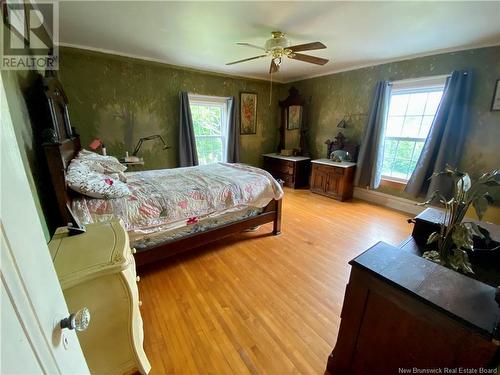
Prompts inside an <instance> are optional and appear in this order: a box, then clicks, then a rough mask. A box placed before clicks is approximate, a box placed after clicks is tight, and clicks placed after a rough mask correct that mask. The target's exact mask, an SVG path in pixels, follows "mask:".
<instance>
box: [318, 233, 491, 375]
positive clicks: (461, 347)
mask: <svg viewBox="0 0 500 375" xmlns="http://www.w3.org/2000/svg"><path fill="white" fill-rule="evenodd" d="M349 264H350V265H351V266H352V269H351V275H350V278H349V283H348V285H347V288H346V292H345V296H344V304H343V307H342V314H341V323H340V330H339V334H338V338H337V342H336V345H335V349H334V350H333V352H332V354H331V355H330V357H329V358H328V363H327V371H326V374H384V375H385V374H401V373H418V372H414V371H413V369H414V368H417V369H437V371H441V372H433V373H450V374H451V373H455V374H458V373H468V374H478V373H496V372H479V371H480V369H481V368H483V369H484V368H487V367H495V366H498V364H499V363H498V362H499V361H500V357H499V355H500V350H499V348H500V347H499V345H500V341H499V340H500V332H498V330H499V323H498V322H499V319H500V308H499V306H498V304H497V302H495V288H493V287H492V286H490V285H487V284H485V283H482V282H479V281H477V280H474V279H472V278H470V277H466V276H464V275H462V274H459V273H457V272H454V271H452V270H450V269H448V268H445V267H442V266H440V265H438V264H436V263H433V262H430V261H428V260H425V259H423V258H421V257H419V256H417V255H415V254H412V253H411V252H410V251H406V250H404V249H402V248H397V247H394V246H391V245H388V244H386V243H383V242H379V243H378V244H376V245H375V246H373V247H372V248H370V249H369V250H367V251H365V252H364V253H363V254H361V255H359V256H358V257H356V258H355V259H353V260H352V261H351V262H349ZM446 368H447V369H450V371H449V372H444V369H446ZM460 368H462V369H471V368H472V369H475V371H477V372H459V371H460ZM439 369H441V370H439ZM454 371H455V372H454ZM490 371H491V370H490Z"/></svg>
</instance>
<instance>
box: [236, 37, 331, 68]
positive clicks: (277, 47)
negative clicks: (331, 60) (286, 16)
mask: <svg viewBox="0 0 500 375" xmlns="http://www.w3.org/2000/svg"><path fill="white" fill-rule="evenodd" d="M271 34H272V36H273V37H272V38H271V39H268V40H267V41H266V44H265V45H264V47H260V46H257V45H255V44H251V43H236V44H239V45H240V46H247V47H252V48H257V49H260V50H262V51H264V52H265V53H264V54H263V55H259V56H255V57H249V58H248V59H243V60H238V61H233V62H230V63H227V64H226V65H234V64H239V63H242V62H245V61H250V60H256V59H260V58H262V57H267V56H271V66H270V67H269V74H272V73H276V72H278V71H279V69H280V65H281V62H282V58H283V57H284V56H286V57H288V58H289V59H294V60H300V61H304V62H307V63H311V64H316V65H325V64H326V63H327V62H328V59H323V58H321V57H316V56H310V55H304V54H303V53H297V52H302V51H312V50H316V49H324V48H326V46H325V45H324V44H323V43H321V42H312V43H305V44H298V45H295V46H291V45H290V40H288V39H287V38H286V36H285V33H283V32H281V31H273V32H271Z"/></svg>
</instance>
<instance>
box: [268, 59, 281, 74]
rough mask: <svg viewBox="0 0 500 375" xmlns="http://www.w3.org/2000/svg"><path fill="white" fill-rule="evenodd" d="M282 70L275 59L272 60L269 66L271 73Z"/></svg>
mask: <svg viewBox="0 0 500 375" xmlns="http://www.w3.org/2000/svg"><path fill="white" fill-rule="evenodd" d="M279 70H280V66H279V65H278V64H276V63H275V62H274V59H272V60H271V66H270V67H269V74H272V73H278V71H279Z"/></svg>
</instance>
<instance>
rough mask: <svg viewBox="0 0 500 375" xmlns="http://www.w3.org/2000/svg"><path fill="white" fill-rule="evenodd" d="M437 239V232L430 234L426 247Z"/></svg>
mask: <svg viewBox="0 0 500 375" xmlns="http://www.w3.org/2000/svg"><path fill="white" fill-rule="evenodd" d="M438 239H439V233H438V232H432V233H431V234H430V236H429V238H428V239H427V245H430V244H431V243H433V242H436V241H437V240H438Z"/></svg>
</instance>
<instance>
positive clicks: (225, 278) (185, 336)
mask: <svg viewBox="0 0 500 375" xmlns="http://www.w3.org/2000/svg"><path fill="white" fill-rule="evenodd" d="M408 217H410V215H407V214H404V213H401V212H397V211H392V210H389V209H386V208H383V207H379V206H375V205H371V204H369V203H366V202H363V201H352V202H337V201H335V200H332V199H329V198H326V197H322V196H319V195H316V194H312V193H310V192H309V191H308V190H291V189H286V191H285V198H284V205H283V226H282V234H281V235H280V236H272V235H271V234H270V232H271V230H272V225H271V224H268V225H265V226H263V227H262V228H260V229H259V230H257V231H256V232H253V233H244V234H239V235H235V236H233V237H230V238H228V239H225V240H221V241H219V242H217V243H215V244H212V245H210V246H206V247H205V248H203V249H200V250H199V251H194V252H190V253H188V254H184V255H180V256H178V257H176V258H174V259H172V260H167V261H166V262H162V263H160V264H155V265H153V266H150V267H147V268H143V269H140V270H139V274H140V275H141V278H142V279H141V282H140V283H139V289H140V295H141V300H142V301H143V305H142V308H141V311H142V317H143V320H144V332H145V341H144V347H145V350H146V353H147V355H148V358H149V360H150V361H151V365H152V370H151V374H174V373H175V374H292V373H300V374H322V373H323V371H324V369H325V366H326V360H327V357H328V355H329V354H330V352H331V350H332V348H333V346H334V345H335V340H336V338H337V332H338V327H339V323H340V311H341V307H342V301H343V297H344V290H345V285H346V282H347V280H348V277H349V272H350V267H349V266H348V264H347V262H348V261H349V260H350V259H352V258H353V257H355V256H356V255H358V254H360V253H361V252H363V251H364V250H366V249H367V248H368V247H370V246H371V245H373V244H375V243H376V242H378V241H386V242H389V243H393V244H397V243H399V242H400V241H402V240H403V239H404V238H405V237H406V236H407V235H408V234H409V233H410V231H411V228H410V225H409V224H408V223H407V222H406V219H407V218H408Z"/></svg>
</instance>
